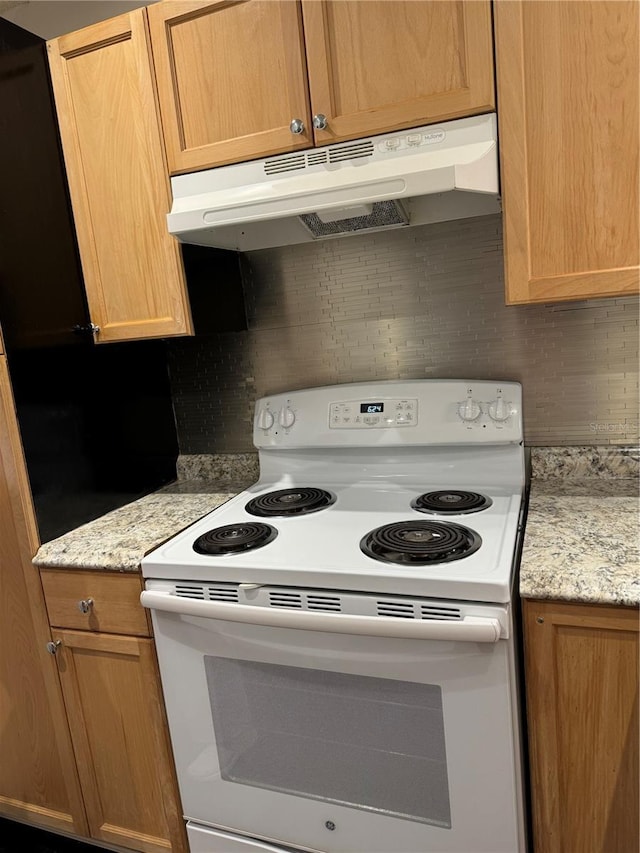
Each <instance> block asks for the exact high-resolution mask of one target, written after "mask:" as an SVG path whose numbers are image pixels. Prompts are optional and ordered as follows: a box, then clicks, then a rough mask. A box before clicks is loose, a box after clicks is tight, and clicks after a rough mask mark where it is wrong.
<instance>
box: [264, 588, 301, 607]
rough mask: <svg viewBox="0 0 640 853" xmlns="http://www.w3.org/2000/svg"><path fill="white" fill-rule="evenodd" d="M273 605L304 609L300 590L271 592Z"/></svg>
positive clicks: (270, 599)
mask: <svg viewBox="0 0 640 853" xmlns="http://www.w3.org/2000/svg"><path fill="white" fill-rule="evenodd" d="M269 604H270V605H271V607H293V608H295V609H296V610H302V596H301V595H300V593H299V592H270V593H269Z"/></svg>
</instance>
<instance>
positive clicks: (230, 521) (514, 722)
mask: <svg viewBox="0 0 640 853" xmlns="http://www.w3.org/2000/svg"><path fill="white" fill-rule="evenodd" d="M254 443H255V445H256V446H257V448H258V450H259V453H260V479H259V481H258V482H257V483H256V484H255V485H254V486H252V487H251V488H249V489H247V490H246V491H244V492H242V493H241V494H239V495H237V496H236V497H235V498H233V499H232V500H230V501H229V502H227V503H226V504H224V505H223V506H221V507H220V508H218V509H216V510H214V511H213V512H212V513H209V514H208V515H207V516H205V517H204V518H202V519H201V520H200V521H198V522H197V523H196V524H194V525H192V526H191V527H189V528H187V529H186V530H185V531H183V532H182V533H181V534H179V535H178V536H176V537H175V538H174V539H172V540H170V541H169V542H167V543H166V544H165V545H163V546H161V547H160V548H158V549H157V550H156V551H154V552H153V553H152V554H150V555H149V556H147V557H146V558H145V559H144V560H143V574H144V576H145V578H147V580H146V584H145V592H144V593H143V594H142V601H143V604H145V606H147V607H150V608H151V610H152V615H153V621H154V629H155V636H156V643H157V648H158V657H159V663H160V670H161V675H162V680H163V687H164V692H165V699H166V704H167V712H168V716H169V724H170V730H171V737H172V742H173V747H174V753H175V758H176V766H177V770H178V778H179V783H180V789H181V794H182V800H183V807H184V811H185V818H186V819H187V821H188V824H187V826H188V832H189V838H190V843H191V849H192V853H227V851H229V853H231V851H234V850H243V851H245V850H246V851H247V853H249V851H251V850H256V851H257V850H264V849H267V850H270V849H274V850H286V849H290V848H293V849H297V850H311V851H324V853H334V851H335V853H390V851H393V853H427V851H433V853H446V851H458V853H470V851H473V853H483V851H486V853H498V851H504V853H513V851H518V850H524V840H523V832H524V830H523V820H522V793H521V781H520V758H519V728H518V712H517V691H516V663H515V657H516V656H515V648H514V626H513V613H512V608H511V604H510V601H511V594H512V588H513V583H514V570H515V562H516V557H517V552H518V542H519V535H520V530H521V527H522V508H523V492H524V485H525V475H524V452H523V447H522V416H521V389H520V386H519V385H518V384H516V383H496V382H486V381H478V382H470V381H457V380H455V381H445V380H441V381H438V380H415V381H408V382H389V381H387V382H378V383H366V384H354V385H339V386H332V387H326V388H315V389H309V390H304V391H295V392H292V393H290V394H280V395H274V396H272V397H269V398H264V399H262V400H260V401H258V404H257V406H256V414H255V421H254ZM265 845H266V846H265Z"/></svg>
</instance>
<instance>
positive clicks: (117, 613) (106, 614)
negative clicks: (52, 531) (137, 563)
mask: <svg viewBox="0 0 640 853" xmlns="http://www.w3.org/2000/svg"><path fill="white" fill-rule="evenodd" d="M40 576H41V578H42V586H43V589H44V597H45V600H46V602H47V611H48V613H49V624H50V625H52V626H54V627H56V628H75V629H76V630H85V631H100V632H101V633H106V634H132V635H135V636H139V637H149V636H151V630H150V625H149V622H148V620H147V614H146V611H145V609H144V608H143V607H142V605H141V604H140V592H141V590H142V579H141V578H140V577H139V576H138V575H133V574H131V575H124V574H119V573H118V574H116V573H109V574H107V573H104V572H97V571H75V570H74V571H64V570H61V569H41V570H40ZM89 599H91V600H92V604H91V605H90V606H89V609H88V612H87V613H83V612H82V610H81V609H80V607H79V604H80V602H81V601H85V602H86V601H88V600H89Z"/></svg>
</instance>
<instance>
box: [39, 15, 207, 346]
mask: <svg viewBox="0 0 640 853" xmlns="http://www.w3.org/2000/svg"><path fill="white" fill-rule="evenodd" d="M47 48H48V54H49V62H50V67H51V75H52V80H53V88H54V94H55V100H56V108H57V111H58V119H59V123H60V132H61V136H62V144H63V150H64V157H65V163H66V166H67V174H68V179H69V188H70V192H71V200H72V204H73V211H74V217H75V224H76V231H77V236H78V245H79V247H80V256H81V261H82V269H83V272H84V280H85V286H86V290H87V298H88V302H89V310H90V314H91V319H92V321H93V322H94V323H96V324H97V325H98V326H99V327H100V331H99V333H98V334H97V336H96V340H97V341H98V342H106V341H117V340H128V339H133V338H153V337H165V336H170V335H183V334H190V333H191V331H192V327H191V317H190V312H189V306H188V302H187V297H186V285H185V281H184V271H183V268H182V260H181V257H180V249H179V245H178V243H177V241H176V240H175V239H174V238H173V237H171V235H170V234H169V233H168V231H167V225H166V219H165V216H166V214H167V212H168V211H169V209H170V207H171V195H170V188H169V183H168V177H167V173H166V162H165V156H164V149H163V144H162V136H161V130H160V120H159V116H158V112H157V105H156V98H155V88H154V81H153V75H152V59H151V50H150V45H149V42H148V32H147V22H146V13H145V11H144V10H143V9H140V10H136V11H135V12H131V13H130V14H127V15H122V16H120V17H118V18H112V19H111V20H109V21H105V22H102V23H99V24H95V25H94V26H91V27H87V28H85V29H83V30H79V31H78V32H75V33H71V34H69V35H67V36H63V37H62V38H59V39H56V40H54V41H52V42H49V43H48V44H47Z"/></svg>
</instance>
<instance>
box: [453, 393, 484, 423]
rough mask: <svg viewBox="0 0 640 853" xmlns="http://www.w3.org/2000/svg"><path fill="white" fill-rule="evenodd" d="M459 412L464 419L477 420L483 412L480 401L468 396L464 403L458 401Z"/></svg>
mask: <svg viewBox="0 0 640 853" xmlns="http://www.w3.org/2000/svg"><path fill="white" fill-rule="evenodd" d="M458 414H459V415H460V417H461V418H462V420H463V421H467V422H470V421H477V420H478V418H479V417H480V415H481V414H482V409H481V408H480V403H478V402H476V401H475V400H474V399H472V398H471V397H467V399H466V400H463V401H462V403H458Z"/></svg>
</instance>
